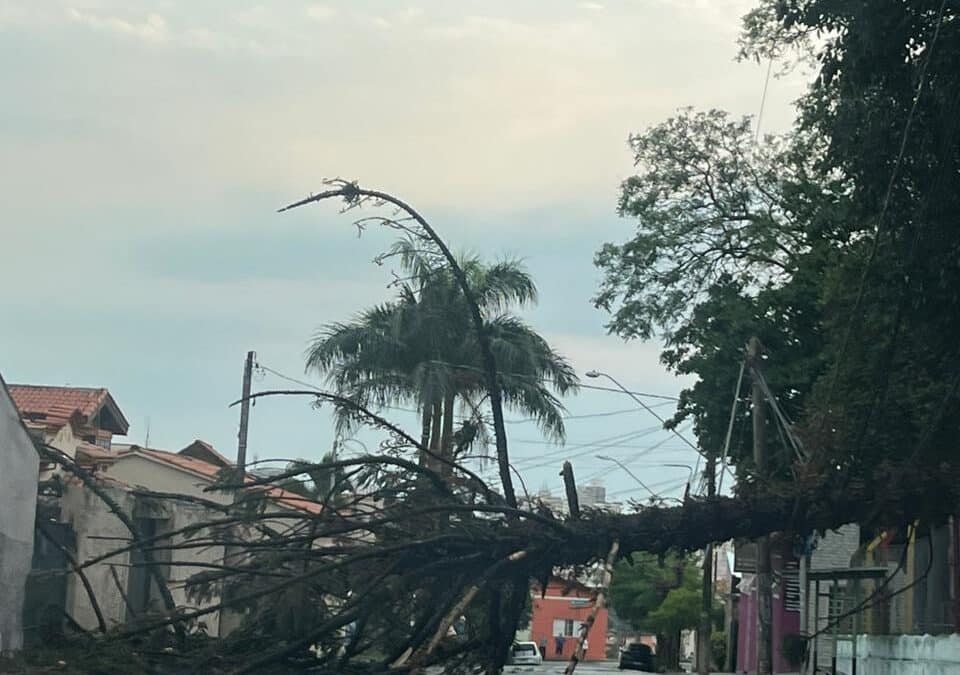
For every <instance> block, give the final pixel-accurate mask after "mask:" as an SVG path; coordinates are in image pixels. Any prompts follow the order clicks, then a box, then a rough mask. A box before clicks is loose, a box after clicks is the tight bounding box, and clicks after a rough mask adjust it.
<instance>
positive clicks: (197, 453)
mask: <svg viewBox="0 0 960 675" xmlns="http://www.w3.org/2000/svg"><path fill="white" fill-rule="evenodd" d="M177 454H178V455H181V456H186V457H193V458H194V459H199V460H201V461H205V462H210V463H211V464H216V465H218V466H233V462H231V461H230V460H229V459H227V458H226V457H224V456H223V455H221V454H220V453H219V452H217V449H216V448H215V447H213V446H212V445H210V444H209V443H207V442H205V441H201V440H200V439H199V438H198V439H197V440H195V441H194V442H193V443H191V444H190V445H188V446H187V447H185V448H184V449H183V450H181V451H180V452H178V453H177Z"/></svg>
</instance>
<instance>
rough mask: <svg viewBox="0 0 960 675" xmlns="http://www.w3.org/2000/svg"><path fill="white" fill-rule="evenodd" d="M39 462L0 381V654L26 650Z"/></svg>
mask: <svg viewBox="0 0 960 675" xmlns="http://www.w3.org/2000/svg"><path fill="white" fill-rule="evenodd" d="M38 470H39V458H38V456H37V452H36V450H35V449H34V447H33V442H32V441H31V440H30V436H29V434H28V433H27V430H26V429H25V428H24V426H23V424H22V423H21V421H20V414H19V412H17V409H16V407H15V406H14V405H13V401H12V400H11V399H10V395H9V394H8V393H7V388H6V385H5V384H4V382H3V379H2V378H0V653H2V652H6V651H11V650H15V649H20V648H21V647H22V646H23V625H22V615H23V600H24V593H25V591H26V583H27V575H28V574H29V573H30V563H31V561H32V559H33V528H34V518H35V516H36V509H37V472H38Z"/></svg>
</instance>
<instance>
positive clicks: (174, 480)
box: [107, 454, 233, 504]
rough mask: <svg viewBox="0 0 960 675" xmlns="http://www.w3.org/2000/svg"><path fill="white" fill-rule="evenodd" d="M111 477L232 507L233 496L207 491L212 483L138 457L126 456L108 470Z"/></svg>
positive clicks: (156, 490) (154, 489)
mask: <svg viewBox="0 0 960 675" xmlns="http://www.w3.org/2000/svg"><path fill="white" fill-rule="evenodd" d="M107 475H108V476H112V477H113V478H116V479H117V480H119V481H122V482H124V483H126V484H127V485H134V486H141V487H145V488H147V489H149V490H153V491H154V492H173V493H177V494H182V495H190V496H192V497H200V498H201V499H207V500H210V501H212V502H217V503H219V504H229V503H230V502H231V501H233V495H232V494H230V493H226V492H212V491H211V492H204V491H203V488H205V487H206V486H207V485H208V484H209V481H205V480H204V479H203V478H200V477H197V476H193V475H191V474H188V473H186V472H185V471H183V470H182V469H177V468H175V467H171V466H167V465H165V464H163V463H162V462H156V461H153V460H150V459H147V458H146V457H140V456H138V455H133V454H131V455H125V456H124V457H121V458H120V459H118V460H117V461H116V462H114V463H113V465H112V466H110V468H109V469H108V470H107Z"/></svg>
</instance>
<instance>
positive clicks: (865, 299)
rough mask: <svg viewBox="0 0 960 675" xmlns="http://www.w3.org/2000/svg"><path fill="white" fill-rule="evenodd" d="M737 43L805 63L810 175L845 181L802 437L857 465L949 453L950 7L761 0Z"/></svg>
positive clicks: (953, 196)
mask: <svg viewBox="0 0 960 675" xmlns="http://www.w3.org/2000/svg"><path fill="white" fill-rule="evenodd" d="M813 36H817V40H818V42H817V43H816V45H815V44H814V42H813V41H812V40H811V38H812V37H813ZM742 49H743V55H744V56H745V57H751V56H755V57H757V58H767V57H769V56H771V55H790V54H796V53H799V54H801V55H809V56H811V57H812V60H813V62H814V63H815V64H816V66H817V68H818V73H817V77H816V79H815V80H814V81H813V82H812V83H811V86H810V89H809V91H808V93H807V95H806V96H805V97H804V98H803V99H802V101H801V106H800V112H801V115H800V118H799V120H798V128H799V129H801V130H803V131H804V132H806V133H810V134H817V135H819V136H821V137H822V138H824V139H825V140H826V141H827V145H826V151H825V152H824V153H823V155H822V156H821V157H820V158H819V159H818V162H817V170H818V172H819V174H820V175H841V176H843V177H845V178H846V179H848V180H849V182H850V185H851V190H850V194H851V199H850V203H851V209H850V217H849V218H848V219H847V220H846V221H845V228H844V231H843V234H844V236H845V239H844V241H845V243H844V246H843V249H842V255H839V256H837V258H836V259H835V260H834V262H833V264H832V265H830V267H829V268H827V269H825V270H824V271H825V274H824V285H823V289H822V298H821V302H822V304H823V307H824V313H825V314H824V317H825V318H824V331H825V334H826V335H827V337H828V340H827V345H826V348H825V352H826V357H827V360H828V361H829V362H830V364H831V365H830V368H828V369H827V372H826V373H825V375H824V377H823V378H822V379H821V382H820V383H819V385H818V386H817V388H816V391H815V392H814V395H813V398H812V401H811V408H812V411H811V412H812V413H813V414H812V416H813V417H816V418H817V420H816V422H815V424H813V425H811V428H810V430H809V433H810V434H811V435H813V436H814V439H815V441H816V442H817V443H818V445H819V446H820V447H822V448H823V449H824V450H825V452H826V453H827V454H828V456H829V458H830V460H831V461H832V462H835V463H836V464H838V465H842V466H848V467H850V468H851V469H853V470H854V471H861V470H864V469H865V468H867V467H868V466H870V465H876V464H877V463H882V462H890V461H897V460H898V458H902V457H903V455H904V453H905V452H907V453H909V456H910V457H911V458H912V459H913V460H916V459H921V458H922V459H924V460H926V461H928V462H931V463H936V462H938V461H941V460H943V459H946V458H949V457H950V456H951V455H952V454H953V440H952V439H953V438H955V437H956V432H957V423H956V420H957V419H958V417H957V413H958V412H960V406H958V400H957V389H958V387H957V385H958V382H960V348H958V345H957V341H956V340H955V339H953V337H952V336H953V335H955V334H956V332H957V330H958V329H960V293H958V290H957V289H958V288H960V268H958V267H957V265H956V260H957V259H958V256H960V229H958V228H957V222H958V220H960V171H958V168H960V133H958V132H960V81H958V79H957V77H956V73H957V71H958V68H960V21H958V8H957V7H956V4H955V3H952V2H942V1H938V0H927V1H918V2H909V3H884V2H867V3H863V2H854V1H852V0H839V1H834V0H778V1H776V2H774V1H773V0H763V1H762V2H760V3H759V5H758V7H757V8H756V9H755V10H754V11H753V12H751V13H750V14H749V15H748V16H747V17H746V20H745V25H744V34H743V38H742ZM841 401H842V403H843V404H842V406H841V405H838V402H841ZM824 429H831V430H834V431H833V432H831V433H824V431H823V430H824Z"/></svg>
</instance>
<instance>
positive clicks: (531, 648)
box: [510, 642, 543, 666]
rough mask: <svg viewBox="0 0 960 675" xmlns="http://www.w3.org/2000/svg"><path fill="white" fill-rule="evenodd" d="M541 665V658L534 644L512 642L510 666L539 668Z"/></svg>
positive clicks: (538, 649)
mask: <svg viewBox="0 0 960 675" xmlns="http://www.w3.org/2000/svg"><path fill="white" fill-rule="evenodd" d="M541 663H543V656H542V655H541V654H540V648H539V647H537V643H536V642H514V643H513V648H512V649H511V650H510V665H514V666H539V665H540V664H541Z"/></svg>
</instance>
